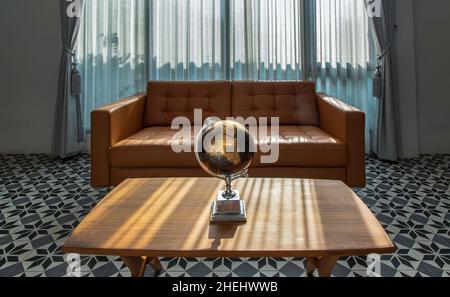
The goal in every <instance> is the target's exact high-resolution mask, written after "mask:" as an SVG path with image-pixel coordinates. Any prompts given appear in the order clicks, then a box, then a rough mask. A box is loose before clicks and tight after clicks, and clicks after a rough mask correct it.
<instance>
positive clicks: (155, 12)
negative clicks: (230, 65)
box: [148, 0, 226, 80]
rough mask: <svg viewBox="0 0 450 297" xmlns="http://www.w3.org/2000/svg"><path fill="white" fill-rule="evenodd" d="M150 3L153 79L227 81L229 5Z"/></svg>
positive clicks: (197, 0) (212, 1) (214, 0)
mask: <svg viewBox="0 0 450 297" xmlns="http://www.w3.org/2000/svg"><path fill="white" fill-rule="evenodd" d="M149 2H150V19H149V22H150V28H149V31H150V53H151V59H150V60H149V61H148V62H149V63H150V79H152V80H221V79H225V78H226V77H225V76H226V72H225V66H226V60H225V57H226V44H225V42H226V39H225V34H224V29H225V12H226V1H222V0H188V1H186V0H184V1H179V0H153V1H149Z"/></svg>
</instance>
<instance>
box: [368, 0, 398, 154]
mask: <svg viewBox="0 0 450 297" xmlns="http://www.w3.org/2000/svg"><path fill="white" fill-rule="evenodd" d="M365 1H366V4H367V7H368V8H369V9H371V8H373V7H374V6H373V5H381V6H380V13H381V14H380V15H378V16H377V15H374V16H372V17H370V26H371V30H372V34H373V37H374V39H375V44H376V47H377V51H378V65H379V67H380V71H381V82H380V90H379V91H378V92H375V93H379V114H378V123H377V133H376V134H377V141H376V146H375V148H374V151H375V153H376V154H377V155H378V157H379V158H381V159H385V160H391V161H396V160H398V159H399V151H400V149H399V146H400V145H399V143H400V121H399V118H400V112H399V93H398V74H397V56H396V51H395V30H396V24H395V1H392V0H365Z"/></svg>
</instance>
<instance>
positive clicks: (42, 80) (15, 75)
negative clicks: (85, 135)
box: [0, 0, 61, 153]
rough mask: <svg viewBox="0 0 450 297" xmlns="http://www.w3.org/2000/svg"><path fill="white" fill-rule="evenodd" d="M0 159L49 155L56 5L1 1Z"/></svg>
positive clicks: (54, 1)
mask: <svg viewBox="0 0 450 297" xmlns="http://www.w3.org/2000/svg"><path fill="white" fill-rule="evenodd" d="M0 36H1V39H2V40H1V41H0V42H1V43H0V153H49V152H50V151H51V144H52V133H53V120H54V110H55V101H56V85H57V77H58V64H59V56H60V52H61V50H60V46H59V44H60V42H59V40H60V31H59V5H58V1H57V0H38V1H36V0H1V3H0Z"/></svg>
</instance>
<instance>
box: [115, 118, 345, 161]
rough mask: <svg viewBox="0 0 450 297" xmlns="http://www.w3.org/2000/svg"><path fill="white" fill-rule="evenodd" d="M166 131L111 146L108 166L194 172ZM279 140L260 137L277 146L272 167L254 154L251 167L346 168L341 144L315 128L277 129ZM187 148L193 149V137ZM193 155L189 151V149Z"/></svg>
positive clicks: (140, 134) (148, 132) (143, 134)
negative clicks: (173, 144) (275, 143)
mask: <svg viewBox="0 0 450 297" xmlns="http://www.w3.org/2000/svg"><path fill="white" fill-rule="evenodd" d="M175 133H177V131H175V130H172V129H171V128H170V127H149V128H146V129H144V130H142V131H140V132H138V133H136V134H135V135H133V136H131V137H128V138H127V139H125V140H122V141H120V142H118V143H117V144H115V145H114V146H113V147H112V148H111V150H110V156H109V157H110V164H111V166H112V167H116V168H196V167H198V166H199V165H198V163H197V160H196V158H195V155H194V153H193V152H191V153H184V152H183V153H175V152H174V151H173V150H172V148H171V144H172V138H173V136H174V135H175ZM279 134H280V136H279V137H276V138H274V137H271V138H269V137H265V138H263V137H261V139H259V140H258V141H257V142H258V143H266V144H267V143H269V144H270V143H273V142H275V141H276V142H278V143H279V150H280V153H279V159H278V161H277V162H276V163H275V164H262V163H261V158H260V155H261V153H260V152H259V150H258V153H257V154H256V156H255V158H254V161H253V164H252V167H324V168H330V167H341V166H346V164H347V149H346V146H345V144H344V143H342V142H341V141H340V140H338V139H336V138H334V137H332V136H330V135H329V134H327V133H325V132H324V131H323V130H321V129H320V128H318V127H315V126H280V133H279ZM191 135H192V137H191V140H190V145H191V147H192V148H193V142H194V141H193V140H194V136H193V135H194V133H191ZM192 151H193V149H192Z"/></svg>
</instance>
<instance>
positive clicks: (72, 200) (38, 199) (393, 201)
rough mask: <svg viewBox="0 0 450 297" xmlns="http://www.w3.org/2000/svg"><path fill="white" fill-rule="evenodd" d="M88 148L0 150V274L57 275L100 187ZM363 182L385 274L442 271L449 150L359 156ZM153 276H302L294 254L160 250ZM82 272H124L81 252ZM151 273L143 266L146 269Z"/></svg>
mask: <svg viewBox="0 0 450 297" xmlns="http://www.w3.org/2000/svg"><path fill="white" fill-rule="evenodd" d="M89 161H90V160H89V156H87V155H84V156H80V157H75V158H73V159H70V160H64V161H63V160H60V159H51V158H49V157H47V156H44V155H4V156H1V155H0V277H2V276H3V277H5V276H33V277H45V276H48V277H52V276H56V277H58V276H65V275H66V271H67V262H66V259H65V257H66V256H65V255H64V253H62V251H61V246H62V244H64V242H65V240H66V238H67V237H68V236H69V235H70V233H71V231H72V230H73V229H74V228H75V227H76V226H77V225H78V224H79V222H80V221H81V219H82V218H83V217H84V216H85V215H86V214H87V213H89V211H90V210H91V209H92V208H93V207H94V206H95V205H96V204H97V203H98V202H99V201H100V200H101V199H102V198H103V197H104V196H105V195H106V194H107V193H108V191H109V189H94V188H92V187H90V185H89V173H90V172H89V170H90V165H89ZM367 175H368V182H367V187H366V188H364V189H354V190H355V192H356V193H357V194H358V195H359V197H361V199H362V200H363V201H364V202H365V203H366V204H367V206H368V207H369V208H370V209H371V210H372V212H373V213H374V214H375V215H376V217H377V218H378V220H379V221H380V222H381V224H382V225H383V227H384V228H385V229H386V231H387V233H388V234H389V236H390V237H391V238H392V240H393V241H394V243H395V244H396V246H397V248H398V250H397V252H396V253H395V254H393V255H382V257H381V275H382V276H386V277H391V276H394V277H403V276H405V277H413V276H445V277H448V276H450V212H449V210H450V156H447V155H434V156H422V157H420V158H418V159H413V160H405V161H401V162H398V163H390V162H383V161H380V160H378V159H376V158H374V157H368V158H367ZM161 263H162V265H163V268H164V270H163V273H162V274H161V276H219V277H228V276H238V277H239V276H249V277H273V276H276V277H278V276H280V277H284V276H286V277H299V276H306V271H305V260H304V259H302V258H236V259H228V258H225V259H210V258H193V259H186V258H163V259H161ZM81 271H82V276H118V277H126V276H130V272H129V271H128V269H127V268H126V267H125V265H124V264H123V263H122V261H121V260H120V259H119V258H117V257H104V256H103V257H96V256H83V257H82V258H81ZM366 274H367V261H366V259H365V257H347V258H343V259H341V260H340V261H339V262H338V264H337V266H336V268H335V269H334V271H333V276H353V277H365V276H366ZM147 275H148V276H152V275H153V272H152V271H151V269H149V271H148V272H147Z"/></svg>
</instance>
